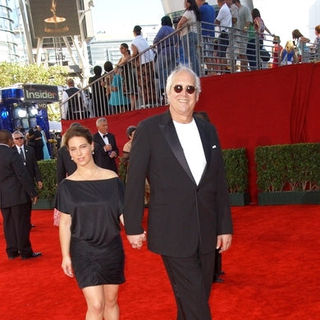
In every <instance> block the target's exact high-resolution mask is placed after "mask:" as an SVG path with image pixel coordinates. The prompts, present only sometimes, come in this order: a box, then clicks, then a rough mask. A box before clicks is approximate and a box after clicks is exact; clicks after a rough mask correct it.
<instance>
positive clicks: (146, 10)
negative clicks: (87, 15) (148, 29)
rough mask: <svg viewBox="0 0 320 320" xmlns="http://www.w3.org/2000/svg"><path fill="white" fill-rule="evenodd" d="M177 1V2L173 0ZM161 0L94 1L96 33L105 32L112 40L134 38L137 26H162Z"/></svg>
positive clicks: (93, 11)
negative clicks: (133, 32) (134, 28)
mask: <svg viewBox="0 0 320 320" xmlns="http://www.w3.org/2000/svg"><path fill="white" fill-rule="evenodd" d="M172 1H175V0H172ZM163 15H164V11H163V7H162V4H161V1H160V0H94V7H93V8H92V17H93V25H94V32H98V31H99V30H105V31H106V33H107V35H108V36H109V37H110V38H112V39H119V38H128V37H129V38H132V37H133V35H132V30H133V27H134V26H135V25H137V24H160V20H161V17H162V16H163Z"/></svg>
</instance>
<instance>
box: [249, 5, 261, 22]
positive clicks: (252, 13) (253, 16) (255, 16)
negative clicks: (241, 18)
mask: <svg viewBox="0 0 320 320" xmlns="http://www.w3.org/2000/svg"><path fill="white" fill-rule="evenodd" d="M251 15H252V19H253V20H254V19H255V18H257V17H261V16H260V11H259V10H258V9H257V8H254V9H252V11H251Z"/></svg>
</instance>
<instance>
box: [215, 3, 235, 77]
mask: <svg viewBox="0 0 320 320" xmlns="http://www.w3.org/2000/svg"><path fill="white" fill-rule="evenodd" d="M227 1H229V0H227ZM227 1H226V0H218V6H219V7H220V10H219V13H218V16H217V18H216V20H215V24H217V25H219V26H220V35H219V40H218V52H217V56H218V57H219V59H218V69H219V70H220V71H221V72H222V71H223V70H227V59H226V51H227V48H228V46H229V34H228V32H229V30H230V28H231V27H232V15H231V12H230V8H229V6H228V5H227Z"/></svg>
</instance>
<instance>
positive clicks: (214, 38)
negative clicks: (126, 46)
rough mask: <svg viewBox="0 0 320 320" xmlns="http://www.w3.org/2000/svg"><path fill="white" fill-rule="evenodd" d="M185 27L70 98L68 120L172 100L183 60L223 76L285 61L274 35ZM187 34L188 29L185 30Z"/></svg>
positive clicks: (318, 54) (315, 52)
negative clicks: (169, 87) (172, 80)
mask: <svg viewBox="0 0 320 320" xmlns="http://www.w3.org/2000/svg"><path fill="white" fill-rule="evenodd" d="M184 28H190V25H189V26H184V27H183V28H181V29H179V30H176V31H175V32H173V33H172V34H170V35H168V36H167V37H165V38H163V39H162V40H161V41H159V42H158V43H156V44H154V45H152V46H150V47H149V48H147V49H146V50H144V51H143V52H141V53H139V54H138V55H137V56H134V57H132V58H130V59H129V60H128V61H127V62H126V63H125V64H123V65H121V66H116V67H115V68H114V69H113V70H112V71H111V72H109V73H107V74H105V75H103V76H102V77H100V78H99V79H97V80H95V81H93V82H92V83H90V84H89V85H88V86H86V87H85V88H83V89H81V90H79V91H78V92H77V93H75V94H74V95H73V96H70V97H69V98H68V99H67V100H65V101H62V103H61V109H64V110H67V109H68V110H69V111H68V112H62V113H61V114H67V117H66V119H67V120H78V119H85V118H89V117H91V118H92V117H101V116H106V115H111V114H117V113H121V112H126V111H131V110H138V109H142V108H154V107H158V106H163V105H165V104H167V102H168V101H167V98H166V95H165V84H166V80H167V77H168V75H169V74H170V72H171V71H172V70H173V69H174V68H175V67H176V66H177V65H178V64H185V65H188V66H189V67H191V68H192V69H193V70H194V71H195V72H196V73H197V74H198V75H199V76H201V77H204V76H207V75H221V74H225V73H234V72H244V71H251V70H261V69H266V68H270V67H271V66H272V64H273V65H274V66H277V65H278V64H280V52H276V51H274V43H273V37H272V36H270V35H267V34H266V35H264V40H263V41H262V40H261V38H259V36H258V35H257V34H254V35H253V36H252V34H251V35H248V32H247V31H243V30H239V29H234V28H229V29H228V32H227V35H228V41H226V39H225V38H224V37H225V34H223V32H221V31H220V28H219V26H215V32H214V33H211V34H210V35H205V36H202V32H203V31H205V29H201V26H200V25H199V24H198V25H197V28H198V29H197V30H198V32H197V33H193V34H191V33H190V32H189V30H187V36H184V37H182V38H180V34H181V33H182V31H183V29H184ZM184 33H185V32H184ZM301 61H302V62H316V61H320V50H319V48H314V49H310V50H308V52H307V51H306V52H302V58H301Z"/></svg>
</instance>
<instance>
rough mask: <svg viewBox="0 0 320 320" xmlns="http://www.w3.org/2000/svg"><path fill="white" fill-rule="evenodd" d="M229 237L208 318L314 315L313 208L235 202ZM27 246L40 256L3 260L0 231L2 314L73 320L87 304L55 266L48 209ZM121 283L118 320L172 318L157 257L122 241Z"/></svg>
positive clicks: (11, 318)
mask: <svg viewBox="0 0 320 320" xmlns="http://www.w3.org/2000/svg"><path fill="white" fill-rule="evenodd" d="M232 211H233V219H234V229H235V235H234V242H233V246H232V249H231V250H230V251H229V252H227V253H225V254H224V256H223V270H224V271H225V272H226V275H225V276H224V279H225V282H224V283H222V284H215V285H214V287H213V290H212V297H211V308H212V312H213V316H214V319H216V320H219V319H224V320H233V319H236V320H238V319H239V320H240V319H241V320H242V319H246V320H251V319H267V320H270V319H271V320H272V319H297V320H300V319H304V320H306V319H310V320H311V319H312V320H313V319H318V318H319V314H320V296H319V285H320V275H319V266H320V255H319V247H320V237H319V229H320V228H319V225H320V210H319V206H316V205H314V206H312V205H310V206H299V205H296V206H272V207H270V206H267V207H257V206H248V207H233V208H232ZM32 217H33V219H32V221H33V223H34V224H35V225H36V227H35V228H34V229H33V230H32V244H33V247H34V249H35V250H36V251H42V252H43V254H44V256H43V257H41V258H38V259H34V260H33V259H32V260H24V261H22V260H20V259H15V260H10V261H9V260H7V258H6V255H5V244H4V237H3V231H2V219H1V220H0V223H1V231H0V299H1V302H0V319H1V320H46V319H48V320H57V319H59V320H79V319H84V314H85V310H86V305H85V301H84V298H83V296H82V293H81V291H80V290H79V289H78V287H77V285H76V283H75V280H70V279H69V278H67V277H66V276H64V274H63V273H62V270H61V268H60V248H59V242H58V229H57V228H56V227H53V226H52V212H51V211H33V216H32ZM124 244H125V251H126V257H127V260H126V277H127V282H126V283H125V284H124V285H122V287H121V288H120V297H119V303H120V309H121V319H123V320H138V319H139V320H140V319H146V320H174V319H175V303H174V299H173V296H172V294H171V288H170V286H169V283H168V280H167V278H166V275H165V272H164V269H163V267H162V264H161V261H160V258H159V257H158V256H157V255H155V254H152V253H150V252H149V251H147V250H146V249H145V248H144V249H142V250H141V251H135V250H133V249H131V248H129V247H128V243H127V241H126V240H125V241H124Z"/></svg>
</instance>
